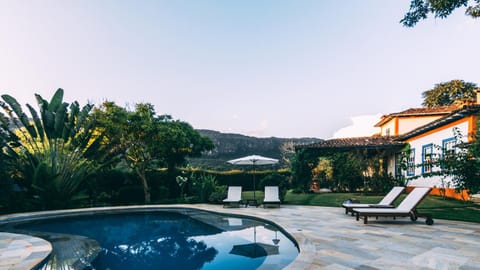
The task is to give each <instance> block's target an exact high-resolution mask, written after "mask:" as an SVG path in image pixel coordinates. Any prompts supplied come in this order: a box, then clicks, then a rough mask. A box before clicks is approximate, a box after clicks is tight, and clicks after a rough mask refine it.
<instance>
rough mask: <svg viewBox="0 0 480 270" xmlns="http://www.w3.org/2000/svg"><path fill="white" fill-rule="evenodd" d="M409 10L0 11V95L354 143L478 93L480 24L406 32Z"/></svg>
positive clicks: (13, 1) (98, 5) (242, 4)
mask: <svg viewBox="0 0 480 270" xmlns="http://www.w3.org/2000/svg"><path fill="white" fill-rule="evenodd" d="M409 5H410V0H396V1H385V0H362V1H357V0H344V1H339V0H330V1H327V0H324V1H320V0H318V1H317V0H311V1H308V0H270V1H268V0H241V1H240V0H238V1H234V0H231V1H227V0H216V1H212V0H168V1H162V0H151V1H150V0H135V1H134V0H129V1H126V0H102V1H97V0H82V1H77V0H43V1H35V0H0V93H2V94H5V93H8V94H11V95H13V96H14V97H16V98H17V100H18V101H19V102H20V103H21V104H25V103H30V104H32V105H35V107H36V102H35V99H34V94H35V93H38V94H40V95H41V96H43V97H44V98H45V99H48V100H49V99H50V98H51V96H52V95H53V93H54V92H55V90H56V89H57V88H63V89H64V90H65V100H66V101H67V102H72V101H74V100H77V101H78V102H80V104H81V105H84V104H86V103H87V102H92V103H94V104H100V103H102V102H103V101H105V100H109V101H114V102H116V104H117V105H120V106H127V105H128V106H133V105H134V104H135V103H138V102H149V103H152V104H153V105H154V106H155V109H156V112H157V113H158V114H170V115H172V116H173V118H175V119H180V120H183V121H186V122H188V123H190V124H191V125H192V126H193V127H194V128H198V129H214V130H218V131H222V132H232V133H241V134H245V135H252V136H259V137H269V136H275V137H317V138H324V139H327V138H331V137H333V136H334V134H336V135H335V136H340V135H339V134H341V135H342V136H355V135H362V134H356V133H355V131H356V130H357V131H359V130H361V129H360V128H351V127H349V128H348V126H350V125H352V123H353V122H355V124H358V123H360V122H362V121H363V122H365V119H369V120H368V121H369V123H370V124H369V125H371V123H372V122H375V121H374V120H372V118H373V119H378V117H379V116H380V115H382V114H388V113H392V112H398V111H401V110H405V109H408V108H412V107H420V106H421V102H422V97H421V93H422V92H423V91H425V90H428V89H431V88H433V87H434V85H435V84H436V83H440V82H446V81H450V80H452V79H462V80H465V81H468V82H474V83H477V84H480V71H479V67H478V66H479V63H480V61H479V60H480V52H479V48H480V45H479V44H480V20H478V19H477V20H474V19H471V18H470V17H466V16H464V15H463V12H464V10H462V9H459V10H457V11H455V12H454V14H453V15H451V16H450V17H448V18H447V19H445V20H440V19H437V20H435V19H433V18H430V19H428V20H425V21H421V22H420V23H419V24H418V25H417V26H416V27H414V28H405V27H403V26H402V25H401V24H400V23H399V21H400V20H401V19H402V17H403V15H404V13H406V12H407V11H408V8H409ZM372 116H373V117H372ZM346 127H347V128H346ZM357 133H358V132H357ZM367 135H368V134H367Z"/></svg>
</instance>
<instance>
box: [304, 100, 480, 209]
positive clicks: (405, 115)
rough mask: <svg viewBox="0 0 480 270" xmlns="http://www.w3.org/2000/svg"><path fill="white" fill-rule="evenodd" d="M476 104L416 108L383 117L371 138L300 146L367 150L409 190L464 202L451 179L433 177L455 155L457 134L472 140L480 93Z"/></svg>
mask: <svg viewBox="0 0 480 270" xmlns="http://www.w3.org/2000/svg"><path fill="white" fill-rule="evenodd" d="M477 100H478V101H479V102H477V103H470V104H463V105H460V106H456V105H454V106H443V107H435V108H415V109H408V110H405V111H402V112H398V113H392V114H388V115H384V116H382V118H381V119H380V121H379V122H378V123H377V124H376V125H375V126H376V127H378V128H380V133H379V134H375V135H374V136H371V137H358V138H340V139H338V138H337V139H331V140H325V141H322V142H319V143H315V144H312V145H307V146H301V147H299V148H304V149H305V148H308V149H312V150H313V151H316V152H317V153H322V151H323V152H328V151H349V150H356V151H358V150H359V149H360V150H364V151H367V152H366V153H371V154H372V155H375V154H381V155H382V156H383V157H384V164H385V169H386V170H387V172H388V173H389V174H390V175H392V176H395V177H402V178H404V179H406V180H407V182H406V184H407V187H411V188H413V187H417V186H428V187H432V188H433V191H432V193H433V194H442V195H447V196H449V197H455V198H459V199H465V195H466V193H461V194H457V193H455V186H454V184H453V182H452V181H451V180H452V179H451V177H444V176H439V175H436V176H431V174H430V173H431V172H435V171H439V170H441V169H442V168H440V167H439V166H437V165H435V164H434V162H433V161H434V160H435V159H436V158H439V157H441V156H442V155H445V153H447V154H453V153H454V151H455V149H456V148H455V145H456V143H459V141H457V140H456V138H455V133H454V132H455V131H458V132H459V134H462V135H463V136H462V140H463V141H464V142H467V141H471V140H472V139H473V136H472V134H473V133H474V131H475V130H476V124H477V119H478V115H479V113H480V92H479V93H477ZM405 147H408V149H409V153H408V157H407V164H406V165H407V168H406V170H402V169H401V168H402V166H400V165H401V163H402V161H401V160H400V158H399V157H401V153H402V151H404V150H405Z"/></svg>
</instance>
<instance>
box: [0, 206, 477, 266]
mask: <svg viewBox="0 0 480 270" xmlns="http://www.w3.org/2000/svg"><path fill="white" fill-rule="evenodd" d="M151 207H152V205H149V206H146V208H151ZM158 207H162V208H168V207H188V208H198V209H203V210H211V211H216V212H222V213H232V214H238V215H247V216H253V217H258V218H264V219H268V220H271V221H273V222H275V223H276V224H278V225H280V226H282V227H283V228H284V229H285V230H286V231H287V232H289V233H290V234H291V235H292V236H293V237H294V238H295V239H296V240H297V242H298V244H299V247H300V251H301V252H300V254H299V256H298V257H297V258H296V259H295V261H294V262H293V263H291V264H290V265H289V266H287V267H286V269H290V270H292V269H293V270H300V269H301V270H304V269H368V270H372V269H464V270H468V269H480V224H479V223H467V222H459V221H447V220H438V219H435V217H433V218H434V220H435V224H434V225H433V226H428V225H425V222H424V219H421V218H419V219H418V221H417V222H411V221H410V219H409V218H397V219H396V220H392V219H391V218H380V219H379V220H375V219H371V220H370V221H369V224H366V225H365V224H363V222H361V221H356V220H355V218H354V217H352V216H347V215H345V211H344V209H343V208H339V207H338V208H337V207H316V206H290V205H288V206H284V205H282V207H281V208H267V209H264V208H261V207H259V208H255V207H248V208H222V206H219V205H208V204H196V205H159V206H158ZM122 208H137V207H122ZM102 209H104V210H105V209H118V208H117V207H113V208H102ZM76 211H78V210H69V211H66V212H76ZM81 211H90V210H89V209H83V210H81ZM22 215H23V214H17V215H10V216H9V217H10V218H12V217H18V216H22ZM5 217H6V216H3V217H1V216H0V222H1V221H2V219H4V218H5ZM8 241H9V236H8V234H6V233H0V251H1V254H0V260H1V261H3V257H2V256H4V253H5V252H8V254H10V255H12V254H16V253H17V256H14V257H15V258H18V259H19V261H18V264H17V265H16V266H13V265H10V268H8V267H7V268H6V267H3V268H2V265H1V264H0V269H28V268H22V267H23V264H22V263H23V259H21V258H26V257H25V254H27V252H28V251H26V250H25V248H24V247H21V245H17V246H15V247H12V248H10V247H7V248H6V247H5V243H7V242H8ZM11 258H12V256H11ZM17 266H18V267H17Z"/></svg>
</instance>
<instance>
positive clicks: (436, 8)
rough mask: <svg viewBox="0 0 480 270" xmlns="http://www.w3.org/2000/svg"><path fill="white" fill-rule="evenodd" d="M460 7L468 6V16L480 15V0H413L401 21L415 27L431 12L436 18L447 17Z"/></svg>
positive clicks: (476, 16) (404, 24) (406, 25)
mask: <svg viewBox="0 0 480 270" xmlns="http://www.w3.org/2000/svg"><path fill="white" fill-rule="evenodd" d="M469 2H471V3H470V4H469ZM460 7H467V9H466V10H465V14H466V15H467V16H471V17H472V18H478V17H480V0H472V1H469V0H411V3H410V10H409V11H408V12H407V13H406V14H405V16H404V17H403V19H402V20H400V23H402V24H403V26H405V27H414V26H415V25H416V24H417V23H418V22H419V21H420V20H424V19H426V18H427V17H428V14H430V13H432V14H434V16H435V18H441V19H445V18H446V17H448V16H449V15H450V14H451V13H452V12H453V11H454V10H455V9H457V8H460Z"/></svg>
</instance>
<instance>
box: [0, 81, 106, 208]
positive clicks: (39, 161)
mask: <svg viewBox="0 0 480 270" xmlns="http://www.w3.org/2000/svg"><path fill="white" fill-rule="evenodd" d="M35 97H36V99H37V103H38V106H39V108H40V113H37V111H36V110H35V109H34V108H33V107H32V106H31V105H29V104H26V106H27V108H28V110H29V112H30V115H31V117H28V116H27V115H26V114H25V112H24V111H23V110H22V107H21V106H20V104H19V103H18V102H17V100H16V99H15V98H14V97H12V96H10V95H2V99H3V100H4V101H5V102H0V107H2V108H3V110H4V112H5V113H6V115H7V116H8V117H7V118H8V119H9V123H10V125H11V127H10V128H9V129H8V130H7V131H6V134H5V135H4V136H3V137H4V138H5V140H6V141H5V143H3V144H2V146H3V148H4V149H5V153H8V156H9V157H11V158H14V159H16V160H17V163H18V164H19V167H18V168H19V172H18V177H17V180H18V181H19V184H21V185H23V186H25V187H26V188H27V189H28V190H29V192H30V195H32V197H35V198H37V200H38V201H39V202H40V204H41V207H42V208H43V209H53V208H62V207H68V206H69V205H70V204H71V202H72V201H73V199H74V198H75V195H78V193H79V191H80V188H81V185H82V183H83V182H84V181H85V180H86V179H87V178H88V177H89V175H91V174H92V173H93V172H95V171H96V170H97V169H98V168H99V166H100V165H98V164H101V163H98V162H94V161H93V158H94V157H97V158H98V157H99V154H100V153H102V151H101V149H100V146H101V144H100V141H101V139H102V136H101V134H98V133H97V132H96V131H95V122H94V121H93V119H92V118H91V117H90V116H89V115H90V111H91V110H92V108H93V105H92V104H87V105H85V106H84V107H83V108H81V109H80V106H79V104H78V102H76V101H75V102H73V103H72V104H68V103H66V102H63V89H58V90H57V91H56V92H55V94H54V95H53V97H52V99H51V100H50V102H48V101H47V100H45V99H43V98H42V97H41V96H40V95H38V94H36V95H35ZM7 135H8V136H7Z"/></svg>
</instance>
